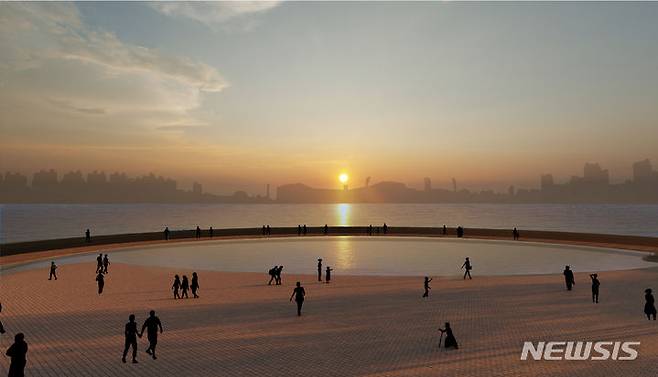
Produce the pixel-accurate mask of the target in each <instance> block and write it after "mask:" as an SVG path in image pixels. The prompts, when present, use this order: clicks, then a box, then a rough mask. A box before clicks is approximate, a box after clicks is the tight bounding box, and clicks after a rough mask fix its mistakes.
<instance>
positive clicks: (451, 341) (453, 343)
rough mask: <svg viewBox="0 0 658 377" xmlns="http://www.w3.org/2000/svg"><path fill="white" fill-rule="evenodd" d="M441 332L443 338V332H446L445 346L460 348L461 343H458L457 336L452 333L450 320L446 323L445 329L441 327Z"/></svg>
mask: <svg viewBox="0 0 658 377" xmlns="http://www.w3.org/2000/svg"><path fill="white" fill-rule="evenodd" d="M439 331H440V332H441V338H443V334H444V333H445V334H446V340H445V341H444V342H443V347H444V348H451V347H452V348H454V349H459V345H458V344H457V339H455V336H454V335H453V334H452V329H451V328H450V322H446V323H445V328H444V329H439ZM439 348H441V339H440V338H439Z"/></svg>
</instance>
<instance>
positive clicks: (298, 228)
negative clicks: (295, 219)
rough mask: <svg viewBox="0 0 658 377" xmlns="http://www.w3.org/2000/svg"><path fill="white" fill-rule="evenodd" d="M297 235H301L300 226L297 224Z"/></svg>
mask: <svg viewBox="0 0 658 377" xmlns="http://www.w3.org/2000/svg"><path fill="white" fill-rule="evenodd" d="M297 235H298V236H301V235H302V226H301V225H299V224H297Z"/></svg>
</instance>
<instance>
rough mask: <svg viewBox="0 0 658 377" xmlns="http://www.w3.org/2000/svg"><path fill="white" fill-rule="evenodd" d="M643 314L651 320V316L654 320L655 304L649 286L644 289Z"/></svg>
mask: <svg viewBox="0 0 658 377" xmlns="http://www.w3.org/2000/svg"><path fill="white" fill-rule="evenodd" d="M644 300H645V303H644V314H646V315H647V319H648V320H651V317H652V316H653V320H654V321H655V320H656V305H655V302H656V301H655V300H654V298H653V295H652V294H651V288H647V289H645V290H644Z"/></svg>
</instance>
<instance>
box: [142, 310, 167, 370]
mask: <svg viewBox="0 0 658 377" xmlns="http://www.w3.org/2000/svg"><path fill="white" fill-rule="evenodd" d="M158 328H159V329H160V334H162V322H160V318H158V317H156V315H155V310H151V311H150V312H149V317H148V318H147V319H146V321H144V324H143V325H142V332H141V333H140V334H139V337H140V338H141V337H142V335H144V329H146V338H147V339H148V340H149V348H147V349H146V353H148V354H149V355H151V356H153V360H156V359H157V357H155V347H156V346H157V345H158Z"/></svg>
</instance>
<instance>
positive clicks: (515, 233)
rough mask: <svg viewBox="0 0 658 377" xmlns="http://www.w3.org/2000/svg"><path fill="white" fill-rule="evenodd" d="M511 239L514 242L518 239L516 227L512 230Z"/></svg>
mask: <svg viewBox="0 0 658 377" xmlns="http://www.w3.org/2000/svg"><path fill="white" fill-rule="evenodd" d="M512 237H513V238H514V240H515V241H516V240H518V239H519V231H518V230H517V229H516V227H515V228H514V230H512Z"/></svg>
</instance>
